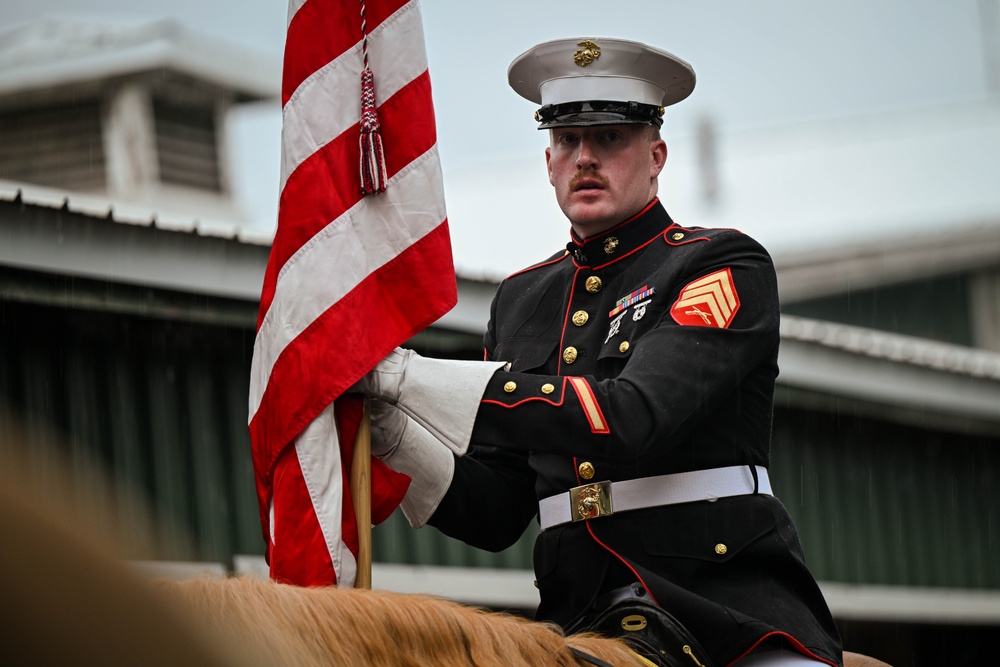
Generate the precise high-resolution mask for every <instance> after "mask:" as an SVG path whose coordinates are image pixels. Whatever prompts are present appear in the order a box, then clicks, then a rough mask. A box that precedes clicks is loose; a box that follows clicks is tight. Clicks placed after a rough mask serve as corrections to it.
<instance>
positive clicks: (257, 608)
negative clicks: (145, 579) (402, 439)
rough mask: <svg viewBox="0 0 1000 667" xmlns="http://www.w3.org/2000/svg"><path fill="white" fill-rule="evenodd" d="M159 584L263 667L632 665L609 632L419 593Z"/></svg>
mask: <svg viewBox="0 0 1000 667" xmlns="http://www.w3.org/2000/svg"><path fill="white" fill-rule="evenodd" d="M159 586H160V587H161V588H163V589H164V590H165V591H166V592H168V593H169V594H171V595H172V596H174V597H176V598H177V599H178V600H179V601H180V602H181V604H182V605H183V606H184V608H186V609H189V610H191V611H192V612H193V613H194V615H195V616H196V618H197V619H198V620H200V621H203V622H204V623H206V624H207V626H208V627H210V628H211V629H212V631H213V632H214V633H216V634H217V636H218V637H219V639H220V640H224V641H227V642H229V643H231V644H232V645H233V646H235V647H236V648H237V649H238V650H239V649H241V648H242V649H243V650H247V649H249V652H250V654H251V655H250V657H252V658H253V659H255V660H257V661H259V662H263V663H264V664H269V665H297V666H301V667H310V666H313V665H316V666H319V665H351V666H353V665H372V666H373V667H380V666H385V667H397V666H398V667H427V666H428V665H435V666H440V667H451V666H455V667H458V666H462V667H466V666H468V665H540V666H545V665H551V666H553V667H556V666H565V667H570V666H576V665H580V664H581V663H580V661H579V660H578V659H577V658H576V657H575V656H574V655H573V654H572V653H571V652H570V647H571V646H573V647H575V648H578V649H580V650H583V651H585V652H586V653H589V654H591V655H594V656H596V657H598V658H600V659H602V660H605V661H606V662H610V663H611V664H613V665H616V666H622V667H627V666H631V665H635V666H637V667H638V666H639V665H641V662H640V661H639V660H638V659H637V658H636V657H635V656H634V654H632V653H631V651H629V650H628V649H627V648H626V647H625V645H624V644H622V643H620V642H618V641H615V640H610V639H603V638H598V637H587V636H574V637H569V638H567V637H564V636H563V634H562V632H561V631H559V630H558V629H557V628H555V627H554V626H551V625H547V624H543V623H536V622H532V621H528V620H525V619H523V618H519V617H516V616H512V615H509V614H500V613H495V612H488V611H484V610H481V609H475V608H470V607H466V606H463V605H460V604H457V603H454V602H450V601H447V600H442V599H439V598H435V597H430V596H425V595H412V594H402V593H391V592H387V591H364V590H355V589H338V588H332V587H330V588H300V587H295V586H286V585H281V584H275V583H272V582H267V581H260V580H256V579H252V578H249V577H234V578H228V579H210V578H201V579H191V580H186V581H180V582H176V581H163V582H160V583H159Z"/></svg>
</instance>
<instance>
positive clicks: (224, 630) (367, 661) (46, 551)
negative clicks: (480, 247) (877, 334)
mask: <svg viewBox="0 0 1000 667" xmlns="http://www.w3.org/2000/svg"><path fill="white" fill-rule="evenodd" d="M0 431H2V429H0ZM3 440H4V438H3V437H0V534H2V535H3V536H4V544H3V548H0V627H2V628H3V633H4V649H3V655H4V664H12V665H17V664H73V665H82V666H85V667H86V666H89V665H94V666H95V667H96V666H97V665H102V666H105V667H106V666H112V667H113V666H115V665H123V666H124V665H136V664H142V665H148V666H150V667H160V666H161V665H162V666H164V667H166V666H167V665H176V664H185V665H192V666H195V667H202V666H204V667H235V666H237V665H239V666H241V667H257V666H260V667H265V666H267V667H275V666H281V665H289V666H295V667H312V666H316V667H319V666H320V665H324V666H331V665H344V666H348V667H354V666H355V665H373V666H375V667H381V666H385V667H390V666H391V667H397V666H398V667H411V666H412V667H426V666H427V665H435V666H441V667H453V666H454V667H469V666H482V665H505V666H506V665H522V664H526V665H538V666H540V667H549V666H551V667H587V666H588V665H591V666H592V665H600V664H602V662H603V663H604V664H608V665H613V666H614V667H648V665H649V664H650V663H649V662H648V661H646V660H644V659H643V658H641V657H639V656H638V655H637V654H635V653H633V652H632V651H631V650H629V648H628V646H627V645H626V644H625V643H624V642H622V641H621V640H618V639H610V638H604V637H599V636H596V635H586V634H584V635H571V636H565V635H564V634H563V632H562V631H561V629H559V628H558V627H557V626H555V625H551V624H547V623H541V622H536V621H530V620H527V619H524V618H521V617H517V616H513V615H510V614H505V613H501V612H491V611H486V610H483V609H479V608H473V607H468V606H465V605H461V604H458V603H456V602H453V601H449V600H445V599H442V598H437V597H433V596H427V595H414V594H403V593H393V592H388V591H378V590H357V589H341V588H336V587H316V588H306V587H299V586H292V585H288V584H279V583H275V582H272V581H268V580H263V579H257V578H253V577H249V576H241V577H236V576H233V577H217V578H206V577H200V578H195V579H188V580H179V581H178V580H170V579H163V578H158V579H151V578H150V577H149V576H147V575H143V574H141V573H140V572H139V571H138V570H137V569H136V568H134V567H131V566H129V565H128V564H127V563H126V562H125V561H124V559H123V558H122V556H121V554H120V553H118V551H117V549H116V547H115V546H114V542H113V540H112V537H113V536H110V535H109V534H108V533H107V532H106V531H104V530H102V529H100V528H99V527H95V523H94V521H93V517H94V515H95V514H97V513H98V512H97V510H96V509H95V507H94V506H93V505H92V504H90V503H88V502H86V499H83V500H82V501H81V499H80V498H77V497H71V498H67V499H64V501H62V502H60V501H59V500H58V499H57V498H55V497H54V496H55V495H57V494H52V493H41V492H40V491H39V485H38V484H36V483H34V481H33V479H32V476H31V475H30V474H27V473H26V469H25V467H24V466H23V461H19V458H23V456H21V457H18V456H16V455H15V454H16V453H12V449H10V448H7V447H5V445H7V444H10V443H9V442H7V443H5V442H2V441H3ZM74 474H75V475H78V474H79V471H77V472H75V473H74ZM844 665H845V667H888V665H886V663H883V662H880V661H878V660H874V659H872V658H868V657H866V656H862V655H859V654H854V653H845V654H844Z"/></svg>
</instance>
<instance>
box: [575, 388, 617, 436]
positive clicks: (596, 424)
mask: <svg viewBox="0 0 1000 667" xmlns="http://www.w3.org/2000/svg"><path fill="white" fill-rule="evenodd" d="M568 379H569V383H570V384H571V385H572V386H573V390H574V391H575V392H576V397H577V398H579V399H580V405H581V406H583V414H584V415H586V417H587V421H588V422H589V423H590V430H591V431H592V432H593V433H611V429H609V428H608V422H607V421H606V420H605V419H604V413H603V412H601V406H600V405H599V404H598V403H597V396H595V395H594V390H593V389H591V388H590V383H589V382H587V381H586V380H584V379H583V378H580V377H571V378H568Z"/></svg>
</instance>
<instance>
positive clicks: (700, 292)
mask: <svg viewBox="0 0 1000 667" xmlns="http://www.w3.org/2000/svg"><path fill="white" fill-rule="evenodd" d="M739 309H740V297H739V295H737V294H736V286H735V285H734V284H733V274H732V273H731V272H730V271H729V269H728V268H726V269H722V270H721V271H716V272H715V273H710V274H708V275H707V276H704V277H703V278H698V279H697V280H694V281H692V282H690V283H688V284H687V286H686V287H685V288H684V289H682V290H681V293H680V296H678V297H677V301H676V302H675V303H674V305H673V307H672V308H671V309H670V316H671V317H673V318H674V321H675V322H677V324H682V325H687V326H697V327H718V328H720V329H728V328H729V324H730V323H731V322H732V321H733V318H734V317H736V311H738V310H739Z"/></svg>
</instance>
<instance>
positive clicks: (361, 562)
mask: <svg viewBox="0 0 1000 667" xmlns="http://www.w3.org/2000/svg"><path fill="white" fill-rule="evenodd" d="M361 53H362V56H363V58H364V67H363V69H362V70H361V137H360V138H359V142H360V147H361V164H360V167H361V194H362V195H371V194H379V193H381V192H385V185H386V181H387V180H388V178H387V177H386V169H385V152H384V150H383V148H382V136H381V135H380V134H379V124H378V112H377V105H376V103H375V77H374V75H373V74H372V71H371V68H370V67H369V66H368V29H367V26H366V25H365V0H361ZM351 499H352V500H353V501H354V514H355V517H356V518H357V522H358V571H357V576H356V579H355V584H354V586H355V588H364V589H369V590H370V589H371V587H372V491H371V399H370V398H367V397H365V409H364V416H363V417H362V418H361V424H360V425H359V426H358V435H357V438H356V440H355V442H354V460H353V461H352V462H351Z"/></svg>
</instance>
